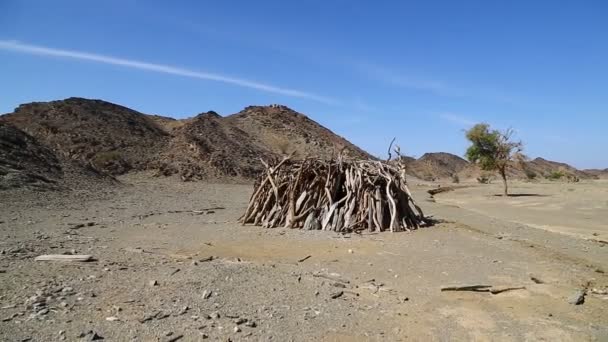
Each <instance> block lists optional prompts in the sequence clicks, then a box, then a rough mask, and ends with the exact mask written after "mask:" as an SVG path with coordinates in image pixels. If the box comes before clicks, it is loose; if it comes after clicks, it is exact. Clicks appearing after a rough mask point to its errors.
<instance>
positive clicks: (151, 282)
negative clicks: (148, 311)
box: [148, 280, 158, 286]
mask: <svg viewBox="0 0 608 342" xmlns="http://www.w3.org/2000/svg"><path fill="white" fill-rule="evenodd" d="M148 284H150V286H158V281H156V280H150V282H149V283H148Z"/></svg>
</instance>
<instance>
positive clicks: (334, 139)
mask: <svg viewBox="0 0 608 342" xmlns="http://www.w3.org/2000/svg"><path fill="white" fill-rule="evenodd" d="M0 122H5V123H10V124H11V125H14V126H16V127H18V128H20V129H21V130H23V131H25V132H27V133H29V134H30V135H31V136H33V137H34V138H36V140H37V141H39V142H40V143H41V144H42V145H44V146H46V147H48V148H49V150H51V151H52V152H53V153H54V155H56V156H57V157H58V158H59V159H61V160H73V161H76V162H78V163H79V164H80V165H82V166H83V167H91V168H93V169H95V170H97V171H99V172H104V173H108V174H112V175H119V174H123V173H126V172H129V171H142V170H154V171H156V173H157V174H158V175H173V174H178V175H180V176H181V178H182V179H183V180H197V179H211V178H224V177H231V178H232V177H236V178H241V179H250V178H252V177H253V176H254V175H256V174H257V173H258V172H260V171H261V170H262V164H261V162H260V158H264V159H266V160H271V159H275V158H280V157H281V156H283V155H286V154H290V153H294V155H295V157H296V158H303V157H306V156H320V157H330V156H332V155H333V154H335V153H337V152H339V151H341V150H344V153H345V154H346V155H348V156H352V157H357V158H370V155H368V154H367V153H366V152H365V151H363V150H361V149H360V148H358V147H356V146H355V145H353V144H352V143H350V142H349V141H347V140H346V139H344V138H342V137H340V136H338V135H336V134H334V133H333V132H331V131H330V130H328V129H327V128H325V127H323V126H321V125H319V124H318V123H316V122H315V121H313V120H311V119H310V118H308V117H307V116H305V115H304V114H300V113H298V112H296V111H294V110H291V109H289V108H287V107H285V106H278V105H271V106H251V107H247V108H245V109H244V110H243V111H241V112H239V113H236V114H233V115H230V116H227V117H222V116H220V115H219V114H217V113H215V112H207V113H202V114H199V115H197V116H195V117H193V118H189V119H183V120H176V119H173V118H169V117H164V116H160V115H146V114H142V113H140V112H137V111H135V110H132V109H129V108H126V107H123V106H119V105H116V104H113V103H109V102H106V101H101V100H88V99H82V98H69V99H66V100H62V101H52V102H36V103H30V104H24V105H21V106H19V107H18V108H17V109H16V110H15V111H14V112H13V113H9V114H6V115H3V116H0Z"/></svg>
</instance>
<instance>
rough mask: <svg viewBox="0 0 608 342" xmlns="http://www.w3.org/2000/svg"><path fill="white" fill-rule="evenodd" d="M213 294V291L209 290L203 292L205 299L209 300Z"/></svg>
mask: <svg viewBox="0 0 608 342" xmlns="http://www.w3.org/2000/svg"><path fill="white" fill-rule="evenodd" d="M212 293H213V292H212V291H209V290H205V291H203V299H208V298H209V297H211V294H212Z"/></svg>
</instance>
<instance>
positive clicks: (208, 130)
mask: <svg viewBox="0 0 608 342" xmlns="http://www.w3.org/2000/svg"><path fill="white" fill-rule="evenodd" d="M171 135H172V138H171V141H170V142H169V144H168V146H167V148H166V149H165V150H164V151H163V152H162V153H161V154H160V156H159V163H160V164H159V165H158V168H159V170H160V172H161V173H162V174H164V175H171V174H179V175H181V176H182V178H183V179H184V180H194V179H206V178H212V177H213V178H217V177H223V176H228V177H240V178H250V177H253V176H254V175H256V174H257V173H258V172H260V171H262V164H261V162H260V159H259V158H265V159H267V160H268V159H269V158H272V157H274V156H275V155H274V154H273V153H272V152H271V151H270V150H269V148H268V147H266V146H264V145H263V144H262V143H261V142H260V141H259V140H258V139H257V138H256V137H255V136H252V135H250V134H249V133H247V132H245V131H243V130H241V129H240V128H238V127H236V126H234V125H232V124H231V123H230V122H229V121H228V120H226V118H223V117H221V116H220V115H218V114H217V113H215V112H207V113H203V114H199V115H197V116H196V117H194V118H192V119H187V120H183V121H182V124H181V125H179V126H176V127H174V128H173V130H172V131H171Z"/></svg>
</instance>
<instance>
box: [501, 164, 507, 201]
mask: <svg viewBox="0 0 608 342" xmlns="http://www.w3.org/2000/svg"><path fill="white" fill-rule="evenodd" d="M499 173H500V176H501V177H502V184H503V185H504V187H505V192H504V194H505V197H506V196H509V188H508V185H507V172H506V170H505V169H504V168H503V169H500V170H499Z"/></svg>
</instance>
